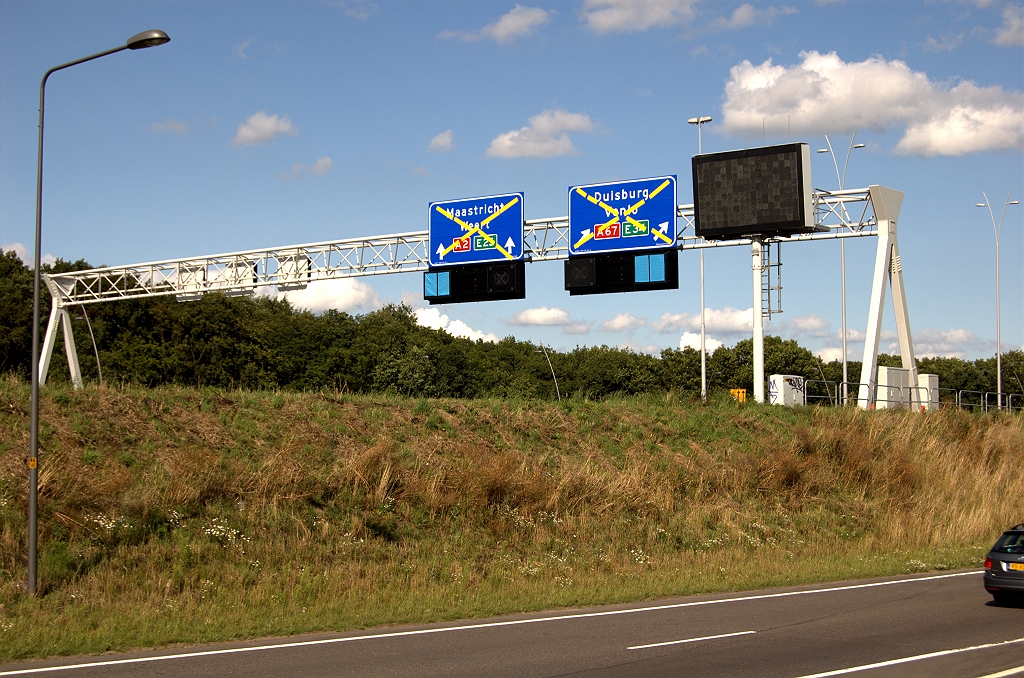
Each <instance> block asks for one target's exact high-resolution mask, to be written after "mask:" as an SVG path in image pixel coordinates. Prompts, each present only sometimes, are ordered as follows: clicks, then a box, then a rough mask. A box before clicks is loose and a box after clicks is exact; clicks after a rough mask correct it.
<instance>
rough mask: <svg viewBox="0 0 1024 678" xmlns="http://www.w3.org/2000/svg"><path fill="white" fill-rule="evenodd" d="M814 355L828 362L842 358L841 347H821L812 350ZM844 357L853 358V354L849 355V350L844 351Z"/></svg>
mask: <svg viewBox="0 0 1024 678" xmlns="http://www.w3.org/2000/svg"><path fill="white" fill-rule="evenodd" d="M814 355H816V356H818V357H819V358H821V359H822V360H823V361H824V362H827V363H830V362H832V361H833V360H839V361H841V360H842V359H843V348H842V347H841V346H840V347H834V346H831V347H829V348H823V349H820V350H817V351H815V352H814ZM846 359H847V360H851V359H854V356H852V355H850V352H849V351H847V352H846Z"/></svg>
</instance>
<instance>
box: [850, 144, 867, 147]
mask: <svg viewBox="0 0 1024 678" xmlns="http://www.w3.org/2000/svg"><path fill="white" fill-rule="evenodd" d="M853 147H854V148H864V144H854V145H853Z"/></svg>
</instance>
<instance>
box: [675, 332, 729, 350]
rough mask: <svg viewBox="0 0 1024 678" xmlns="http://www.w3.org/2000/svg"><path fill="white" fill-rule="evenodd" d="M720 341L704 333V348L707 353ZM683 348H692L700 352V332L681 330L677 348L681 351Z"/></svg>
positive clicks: (715, 347)
mask: <svg viewBox="0 0 1024 678" xmlns="http://www.w3.org/2000/svg"><path fill="white" fill-rule="evenodd" d="M720 346H722V342H720V341H719V340H718V339H712V338H711V337H709V336H708V335H707V332H705V333H704V348H705V349H706V350H707V352H708V353H714V352H715V351H716V350H717V349H718V348H719V347H720ZM684 348H692V349H693V350H695V351H697V353H700V332H683V336H681V337H679V350H680V351H682V350H683V349H684Z"/></svg>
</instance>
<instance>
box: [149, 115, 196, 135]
mask: <svg viewBox="0 0 1024 678" xmlns="http://www.w3.org/2000/svg"><path fill="white" fill-rule="evenodd" d="M149 129H151V130H153V131H154V132H174V133H175V134H185V133H186V132H188V123H187V122H179V121H178V120H173V119H172V118H167V119H166V120H164V121H163V122H154V123H153V124H152V125H150V126H149Z"/></svg>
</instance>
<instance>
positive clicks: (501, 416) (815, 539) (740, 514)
mask: <svg viewBox="0 0 1024 678" xmlns="http://www.w3.org/2000/svg"><path fill="white" fill-rule="evenodd" d="M27 402H28V387H27V386H26V385H24V384H19V383H15V382H11V381H8V382H6V383H2V384H0V521H2V522H0V569H2V576H3V579H2V581H0V658H14V657H26V656H41V655H47V654H66V653H73V652H84V651H88V652H95V651H103V650H106V649H111V648H117V649H124V648H127V647H132V646H145V645H156V644H166V643H173V642H199V641H208V640H218V639H227V638H239V637H246V636H253V635H261V634H262V635H268V634H287V633H295V632H302V631H313V630H325V629H334V630H340V629H343V628H353V627H359V626H370V625H379V624H387V623H398V622H421V621H429V620H437V619H447V618H456V617H465V616H480V615H487V614H495V613H501V612H511V611H519V610H528V609H539V608H544V607H555V606H567V605H583V604H592V603H602V602H613V601H624V600H638V599H643V598H648V597H656V596H666V595H677V594H685V593H693V592H698V591H713V590H729V589H739V588H751V587H758V586H769V585H779V584H785V583H796V582H806V581H817V580H823V579H831V578H840V577H851V576H870V575H877V574H886V573H895V572H906V571H918V570H926V569H943V568H950V567H962V566H967V565H973V564H976V563H977V562H978V559H979V558H980V557H981V556H982V555H983V552H984V549H985V548H987V547H988V545H989V542H991V541H992V539H993V537H994V535H995V534H996V533H997V532H998V531H999V530H1000V529H1002V528H1003V527H1005V526H1007V525H1008V524H1011V523H1014V522H1020V521H1021V520H1022V519H1024V515H1022V514H1021V510H1022V509H1021V505H1020V497H1021V496H1024V463H1022V462H1024V425H1022V420H1021V419H1020V418H1019V417H1011V416H1008V415H976V414H968V413H961V412H956V411H949V412H942V413H934V414H928V415H917V414H909V413H897V412H874V413H865V412H860V411H855V410H845V411H843V410H825V409H811V408H808V409H802V410H798V411H793V410H787V409H782V408H769V407H746V408H742V409H740V408H739V407H738V406H736V405H734V404H732V403H729V402H719V403H713V404H711V405H708V406H702V405H700V404H698V403H694V402H690V401H681V402H680V401H679V400H677V399H676V398H675V397H674V396H672V395H669V396H660V397H638V398H630V399H623V400H612V401H607V402H601V403H590V402H567V403H564V404H562V405H556V404H552V403H543V402H510V401H498V400H487V401H455V400H438V401H426V400H419V401H413V400H407V399H388V398H372V397H358V398H357V397H348V396H346V397H340V396H337V395H324V394H321V395H315V394H275V393H260V392H257V393H253V392H230V393H229V392H223V391H215V390H202V391H200V390H194V389H181V388H160V389H152V390H149V389H136V388H133V389H127V390H115V389H106V388H90V389H86V390H84V391H79V392H74V391H66V390H60V389H47V390H46V391H45V392H44V397H43V403H42V420H43V422H44V426H43V429H42V434H41V445H42V453H41V473H40V479H41V480H40V482H41V497H40V511H41V513H40V525H41V535H40V543H41V561H40V575H41V582H40V583H41V588H42V590H43V592H44V594H45V595H43V596H41V597H39V598H38V599H36V600H25V599H24V597H23V595H22V594H21V593H20V590H19V588H18V582H19V581H24V577H25V565H24V551H25V538H26V537H25V534H26V533H25V529H26V528H25V518H24V516H25V508H24V507H25V501H26V499H25V496H26V495H25V482H24V477H25V470H24V462H23V459H24V457H25V451H26V449H27V446H28V442H27V441H28V438H27V424H28V422H27Z"/></svg>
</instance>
